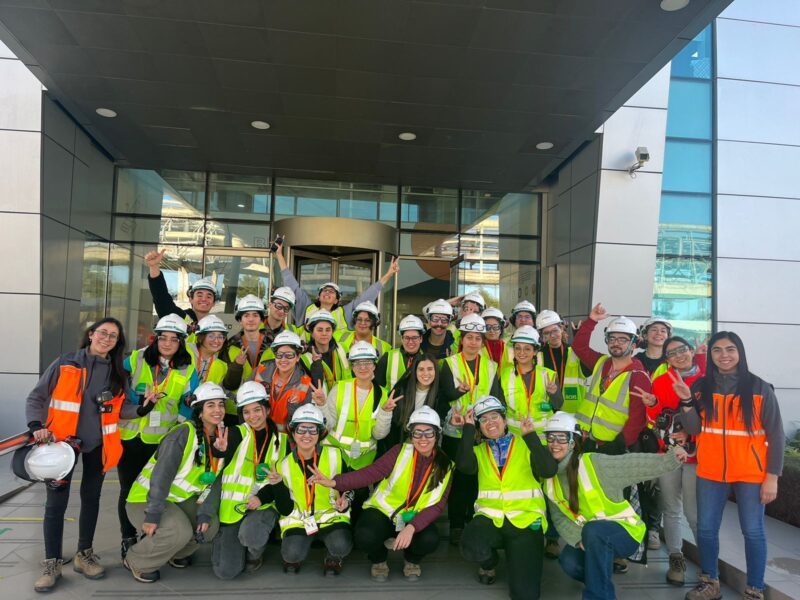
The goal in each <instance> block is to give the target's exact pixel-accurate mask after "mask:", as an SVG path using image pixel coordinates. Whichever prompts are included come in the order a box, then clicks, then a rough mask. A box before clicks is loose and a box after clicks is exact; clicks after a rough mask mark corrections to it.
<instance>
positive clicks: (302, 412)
mask: <svg viewBox="0 0 800 600" xmlns="http://www.w3.org/2000/svg"><path fill="white" fill-rule="evenodd" d="M300 423H313V424H314V425H317V426H318V427H319V428H320V429H321V430H322V429H325V416H324V415H323V414H322V411H321V410H320V409H319V408H317V407H316V406H314V405H313V404H303V406H300V407H299V408H298V409H297V410H296V411H294V414H293V415H292V420H291V421H289V429H292V430H293V429H294V428H295V427H297V426H298V425H299V424H300Z"/></svg>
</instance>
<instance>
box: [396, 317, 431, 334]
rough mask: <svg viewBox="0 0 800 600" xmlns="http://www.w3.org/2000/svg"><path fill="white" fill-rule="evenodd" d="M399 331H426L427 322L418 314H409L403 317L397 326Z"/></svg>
mask: <svg viewBox="0 0 800 600" xmlns="http://www.w3.org/2000/svg"><path fill="white" fill-rule="evenodd" d="M397 331H399V332H400V333H403V332H404V331H419V332H420V333H425V323H423V322H422V319H420V318H419V317H418V316H417V315H407V316H405V317H403V319H402V320H401V321H400V324H399V325H398V326H397Z"/></svg>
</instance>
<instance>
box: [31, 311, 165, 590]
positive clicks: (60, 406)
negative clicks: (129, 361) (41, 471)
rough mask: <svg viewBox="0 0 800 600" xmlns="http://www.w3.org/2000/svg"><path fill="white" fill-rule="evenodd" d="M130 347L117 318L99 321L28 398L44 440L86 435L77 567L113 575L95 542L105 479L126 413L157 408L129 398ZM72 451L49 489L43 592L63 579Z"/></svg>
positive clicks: (39, 584) (37, 435) (35, 431)
mask: <svg viewBox="0 0 800 600" xmlns="http://www.w3.org/2000/svg"><path fill="white" fill-rule="evenodd" d="M124 352H125V335H124V333H123V331H122V324H121V323H120V322H119V321H117V320H116V319H113V318H110V317H108V318H105V319H101V320H99V321H97V322H96V323H94V324H93V325H91V326H90V327H89V328H88V329H87V330H86V332H85V333H84V335H83V340H82V342H81V345H80V349H79V350H78V351H77V352H70V353H68V354H64V355H63V356H60V357H59V358H57V359H56V360H55V361H53V363H51V364H50V366H49V367H47V369H46V370H45V372H44V373H43V374H42V377H41V378H40V379H39V382H38V383H37V384H36V387H34V388H33V390H32V391H31V393H30V394H29V395H28V399H27V400H26V402H25V416H26V420H27V422H28V429H29V430H30V432H31V433H32V435H33V438H34V440H35V441H36V442H38V443H39V444H45V445H46V444H47V442H49V441H55V442H62V441H64V440H66V439H69V438H78V439H79V440H80V456H81V457H82V459H83V473H82V475H81V494H80V498H81V508H80V519H79V530H78V552H77V553H76V554H75V558H74V559H73V568H74V570H75V571H77V572H78V573H82V574H83V575H84V576H85V577H88V578H89V579H99V578H100V577H103V576H104V575H105V569H104V568H103V566H102V565H100V563H99V562H98V560H97V556H96V555H95V554H94V551H93V550H92V545H93V539H94V532H95V527H96V525H97V516H98V514H99V511H100V492H101V489H102V485H103V479H104V477H105V474H106V472H108V471H109V469H111V468H113V467H114V466H116V464H117V463H118V462H119V459H120V456H121V455H122V444H121V443H120V436H119V430H118V422H119V419H120V418H127V419H132V418H136V417H137V416H142V415H144V414H146V413H147V411H149V410H150V409H151V408H152V406H153V405H152V404H151V403H149V402H146V403H144V404H142V405H141V406H136V405H133V404H130V403H129V402H125V388H126V387H127V378H128V377H127V373H125V370H124V369H123V367H122V357H123V354H124ZM42 447H43V448H44V447H46V446H42ZM70 455H71V456H70ZM68 456H69V457H70V458H72V459H73V460H72V464H71V465H67V472H66V473H65V474H64V475H63V477H59V478H58V479H59V480H60V482H61V483H60V485H58V486H48V488H47V500H46V503H45V510H44V552H45V560H44V572H43V574H42V576H41V577H40V578H39V579H37V580H36V583H35V584H34V589H35V590H36V591H37V592H48V591H50V590H51V589H53V587H54V586H55V584H56V581H57V580H58V579H59V578H60V577H61V565H62V563H63V557H62V540H63V535H64V513H65V512H66V510H67V503H68V502H69V496H70V483H71V480H72V468H74V464H75V460H74V459H75V455H74V452H72V451H70V452H69V454H68ZM31 474H32V475H34V476H36V473H31ZM59 474H60V473H59Z"/></svg>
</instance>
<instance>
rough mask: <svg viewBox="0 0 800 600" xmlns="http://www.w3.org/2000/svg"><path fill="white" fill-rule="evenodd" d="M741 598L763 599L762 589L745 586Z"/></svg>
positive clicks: (749, 599) (746, 599) (747, 599)
mask: <svg viewBox="0 0 800 600" xmlns="http://www.w3.org/2000/svg"><path fill="white" fill-rule="evenodd" d="M742 600H764V590H757V589H756V588H752V587H750V586H747V587H746V588H745V589H744V594H742Z"/></svg>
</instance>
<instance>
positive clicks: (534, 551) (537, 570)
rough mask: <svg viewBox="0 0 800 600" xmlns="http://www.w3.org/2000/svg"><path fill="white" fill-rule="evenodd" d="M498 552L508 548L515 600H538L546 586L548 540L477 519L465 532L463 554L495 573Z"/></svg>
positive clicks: (538, 533) (538, 532)
mask: <svg viewBox="0 0 800 600" xmlns="http://www.w3.org/2000/svg"><path fill="white" fill-rule="evenodd" d="M498 548H505V551H506V560H507V561H508V588H509V592H510V593H511V598H513V599H514V600H518V599H519V600H521V599H523V598H526V599H527V598H532V599H535V598H538V597H539V588H540V586H541V583H542V557H543V555H544V536H543V534H542V530H541V529H539V530H533V529H518V528H517V527H514V525H512V524H511V522H510V521H509V520H508V519H506V520H504V521H503V526H502V527H495V525H494V523H492V521H491V519H488V518H486V517H484V516H483V515H476V516H475V518H474V519H472V521H470V522H469V523H468V524H467V526H466V527H465V528H464V535H463V537H462V538H461V554H463V555H464V558H466V559H467V560H468V561H471V562H476V563H479V564H480V566H481V567H482V568H484V569H494V568H495V566H497V562H498V560H499V558H498V555H497V550H498Z"/></svg>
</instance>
